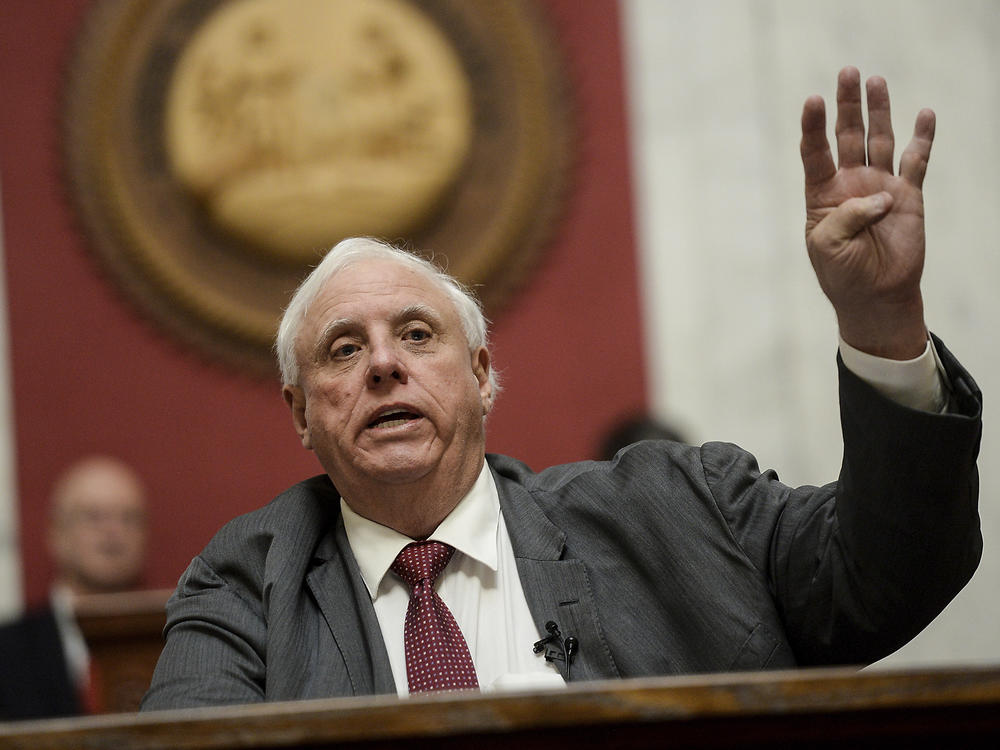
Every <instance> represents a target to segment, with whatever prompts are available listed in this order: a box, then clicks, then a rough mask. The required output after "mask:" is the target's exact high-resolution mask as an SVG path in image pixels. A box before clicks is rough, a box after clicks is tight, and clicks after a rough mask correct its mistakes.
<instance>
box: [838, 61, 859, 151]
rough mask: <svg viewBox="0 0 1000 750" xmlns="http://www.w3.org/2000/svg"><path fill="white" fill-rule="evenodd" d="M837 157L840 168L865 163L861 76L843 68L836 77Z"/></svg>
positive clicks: (852, 69)
mask: <svg viewBox="0 0 1000 750" xmlns="http://www.w3.org/2000/svg"><path fill="white" fill-rule="evenodd" d="M835 130H836V134H837V155H838V160H839V164H840V166H841V167H859V166H864V163H865V123H864V120H863V119H862V117H861V74H860V73H858V69H857V68H852V67H848V68H844V69H843V70H842V71H840V75H839V76H837V126H836V129H835Z"/></svg>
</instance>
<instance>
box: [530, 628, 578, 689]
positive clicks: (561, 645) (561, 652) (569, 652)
mask: <svg viewBox="0 0 1000 750" xmlns="http://www.w3.org/2000/svg"><path fill="white" fill-rule="evenodd" d="M545 630H546V632H548V635H547V636H545V637H544V638H542V639H540V640H537V641H535V645H534V648H533V650H534V652H535V653H536V654H540V653H542V652H543V651H544V652H545V661H549V662H556V661H562V662H566V679H567V680H569V676H570V667H571V666H572V664H573V657H574V656H576V652H577V651H579V650H580V642H579V641H578V640H577V639H576V638H575V637H574V636H572V635H571V636H567V638H566V639H565V640H563V637H562V633H561V632H560V631H559V625H557V624H556V622H555V621H554V620H549V621H548V622H547V623H545Z"/></svg>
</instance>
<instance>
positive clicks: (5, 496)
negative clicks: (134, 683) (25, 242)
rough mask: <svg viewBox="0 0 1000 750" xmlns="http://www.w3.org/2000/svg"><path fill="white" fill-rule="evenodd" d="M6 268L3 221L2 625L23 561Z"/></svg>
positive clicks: (13, 605)
mask: <svg viewBox="0 0 1000 750" xmlns="http://www.w3.org/2000/svg"><path fill="white" fill-rule="evenodd" d="M5 267H6V266H5V264H4V260H3V223H2V221H0V622H3V621H4V620H5V619H7V618H9V617H12V616H13V615H15V614H17V613H18V612H19V611H20V609H21V558H20V554H19V551H18V543H17V482H16V481H15V480H14V465H15V464H14V437H13V412H12V410H11V398H10V393H11V390H10V385H11V384H10V370H9V367H8V362H9V360H10V357H9V355H8V351H9V349H8V346H7V341H8V340H7V284H6V282H5V281H4V268H5Z"/></svg>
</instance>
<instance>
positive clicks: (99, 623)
mask: <svg viewBox="0 0 1000 750" xmlns="http://www.w3.org/2000/svg"><path fill="white" fill-rule="evenodd" d="M172 593H173V591H172V590H171V589H162V590H160V589H157V590H151V591H130V592H126V593H121V594H97V595H91V596H86V597H81V598H80V599H79V600H78V601H77V602H76V608H75V613H76V620H77V624H79V626H80V632H81V633H83V638H84V640H86V641H87V647H88V648H89V649H90V658H91V659H92V660H93V663H94V665H95V666H96V669H97V682H98V693H99V696H100V703H101V706H102V707H103V710H104V712H105V713H121V712H129V711H138V710H139V701H140V700H142V696H143V695H144V694H145V692H146V690H147V689H148V688H149V681H150V678H151V677H152V676H153V669H154V668H155V667H156V660H157V659H158V658H159V657H160V651H161V650H162V649H163V626H164V624H165V623H166V619H167V616H166V612H165V611H164V605H166V602H167V599H168V598H169V596H170V594H172Z"/></svg>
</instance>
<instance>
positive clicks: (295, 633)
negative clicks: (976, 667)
mask: <svg viewBox="0 0 1000 750" xmlns="http://www.w3.org/2000/svg"><path fill="white" fill-rule="evenodd" d="M940 351H941V352H942V356H943V358H944V360H945V363H946V369H947V370H948V375H949V378H950V380H951V384H952V387H953V389H954V393H953V399H952V407H951V408H952V412H953V413H951V414H949V415H945V416H941V415H930V414H926V413H923V412H917V411H913V410H910V409H906V408H904V407H900V406H898V405H896V404H894V403H892V402H889V401H887V400H886V399H884V398H882V397H880V396H879V395H878V394H877V393H875V391H874V390H872V389H871V388H870V387H869V386H867V385H866V384H865V383H863V382H861V381H860V380H858V379H857V378H856V377H854V376H853V375H852V374H851V373H850V372H848V371H847V370H846V369H844V368H843V366H842V365H841V413H842V423H843V431H844V436H845V455H844V463H843V468H842V471H841V475H840V479H839V481H838V482H837V483H836V484H831V485H827V486H825V487H800V488H797V489H794V488H789V487H787V486H785V485H783V484H781V483H780V482H779V481H778V479H777V477H776V476H775V475H774V474H773V473H772V472H763V473H762V472H760V471H759V470H758V468H757V465H756V462H755V461H754V459H753V457H752V456H750V455H749V454H748V453H746V452H744V451H742V450H740V449H739V448H737V447H736V446H733V445H730V444H724V443H708V444H706V445H704V446H702V447H700V448H696V447H690V446H683V445H680V444H677V443H671V442H646V443H639V444H636V445H633V446H631V447H629V448H626V449H625V450H623V451H622V452H621V453H619V455H618V456H617V457H616V458H615V460H614V461H611V462H582V463H576V464H569V465H566V466H557V467H553V468H550V469H547V470H545V471H542V472H539V473H534V472H532V471H531V470H530V469H529V468H528V467H526V466H525V465H524V464H522V463H520V462H518V461H515V460H513V459H511V458H507V457H504V456H493V455H491V456H488V457H487V460H488V462H489V466H490V468H491V470H492V472H493V476H494V478H495V480H496V483H497V488H498V490H499V495H500V504H501V509H502V513H503V518H504V521H505V522H506V524H507V527H508V530H509V532H510V538H511V542H512V545H513V548H514V554H515V557H516V559H517V566H518V572H519V574H520V577H521V583H522V585H523V588H524V593H525V595H526V597H527V601H528V606H529V609H530V611H531V613H532V615H533V617H534V618H535V621H536V624H537V626H538V629H539V633H540V634H544V623H545V622H546V621H547V620H555V621H556V622H557V623H558V624H559V626H560V628H561V630H562V632H563V634H564V635H574V636H575V637H576V638H577V640H578V641H579V644H580V646H579V652H578V654H577V656H576V657H575V660H574V662H573V665H572V673H571V677H572V679H573V680H593V679H603V678H613V677H635V676H642V675H664V674H681V673H698V672H720V671H732V670H757V669H772V668H787V667H793V666H795V665H816V664H837V663H840V664H845V663H847V664H859V663H867V662H870V661H873V660H875V659H877V658H879V657H881V656H883V655H885V654H888V653H890V652H891V651H893V650H895V649H896V648H898V647H899V646H901V645H902V644H903V643H905V642H906V641H907V640H909V639H910V638H912V637H913V636H914V635H915V634H916V633H917V632H919V631H920V630H921V629H922V628H923V627H924V626H925V625H926V624H927V623H929V622H930V620H931V619H933V617H934V616H935V615H936V614H937V613H938V612H940V610H941V609H942V608H943V607H944V606H945V605H946V604H947V603H948V602H949V601H950V600H951V599H952V597H953V596H954V595H955V594H956V593H957V592H958V591H959V590H960V589H961V587H962V586H963V585H964V584H965V583H966V582H967V581H968V579H969V578H970V577H971V575H972V573H973V571H974V570H975V568H976V566H977V564H978V562H979V558H980V555H981V551H982V538H981V535H980V531H979V519H978V512H977V495H978V479H977V473H976V465H975V460H976V455H977V452H978V445H979V435H980V431H981V422H980V396H979V393H978V389H977V388H976V386H975V383H974V382H973V381H972V379H971V377H969V375H968V374H967V373H966V372H964V370H962V369H961V367H960V366H959V365H958V364H957V362H955V361H954V360H953V359H952V358H951V356H950V354H948V352H947V351H946V350H945V349H944V347H943V346H940ZM338 500H339V496H338V494H337V491H336V489H335V488H334V487H333V485H332V484H331V482H330V480H329V479H328V478H327V477H325V476H321V477H315V478H313V479H310V480H307V481H305V482H302V483H301V484H298V485H296V486H295V487H293V488H291V489H290V490H288V491H287V492H285V493H283V494H282V495H280V496H278V497H277V498H276V499H275V500H274V501H272V502H271V503H270V504H269V505H267V506H266V507H264V508H262V509H260V510H258V511H255V512H253V513H250V514H248V515H245V516H242V517H240V518H237V519H235V520H234V521H232V522H230V523H229V524H227V525H226V526H225V527H224V528H223V529H222V530H221V531H220V532H219V534H218V535H217V536H216V537H215V538H214V539H213V540H212V542H211V543H210V544H209V545H208V546H207V547H206V548H205V550H204V551H203V552H202V554H201V555H199V556H198V557H197V558H195V559H194V561H193V562H192V563H191V566H190V567H189V568H188V570H187V571H186V572H185V573H184V575H183V576H182V578H181V580H180V583H179V585H178V588H177V592H176V593H175V595H174V596H173V598H172V599H171V600H170V602H169V603H168V605H167V615H168V618H167V628H166V639H167V640H166V646H165V648H164V651H163V654H162V656H161V658H160V662H159V665H158V666H157V669H156V673H155V676H154V678H153V683H152V686H151V688H150V691H149V693H148V694H147V696H146V698H145V701H144V704H143V708H144V709H159V708H177V707H184V706H193V705H211V704H225V703H249V702H254V701H260V700H291V699H299V698H317V697H327V696H338V695H361V694H368V693H394V692H395V685H394V682H393V678H392V674H391V671H390V667H389V661H388V657H387V655H386V650H385V646H384V643H383V641H382V636H381V632H380V629H379V626H378V622H377V620H376V617H375V612H374V608H373V606H372V603H371V600H370V598H369V596H368V593H367V590H366V589H365V586H364V583H363V582H362V579H361V575H360V573H359V571H358V567H357V563H356V561H355V559H354V556H353V555H352V553H351V550H350V547H349V545H348V543H347V538H346V534H345V532H344V526H343V522H342V520H341V518H340V512H339V502H338ZM560 667H561V668H563V669H565V665H564V664H561V663H560Z"/></svg>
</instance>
